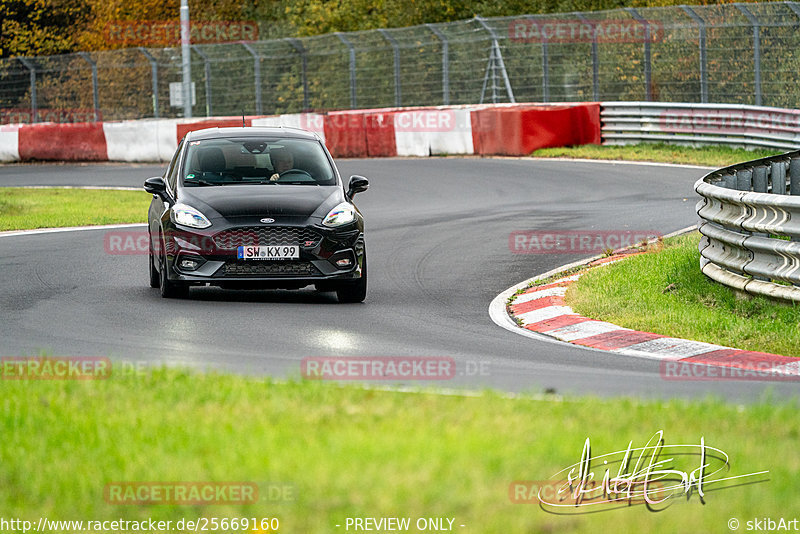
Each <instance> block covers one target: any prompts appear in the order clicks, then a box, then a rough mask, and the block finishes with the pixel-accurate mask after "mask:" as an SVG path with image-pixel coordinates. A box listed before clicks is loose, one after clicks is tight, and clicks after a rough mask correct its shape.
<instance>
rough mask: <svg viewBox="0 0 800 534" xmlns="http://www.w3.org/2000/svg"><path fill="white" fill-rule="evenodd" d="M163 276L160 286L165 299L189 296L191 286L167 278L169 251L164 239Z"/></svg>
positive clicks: (162, 250) (162, 253) (162, 248)
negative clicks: (166, 248)
mask: <svg viewBox="0 0 800 534" xmlns="http://www.w3.org/2000/svg"><path fill="white" fill-rule="evenodd" d="M160 274H161V276H160V283H159V286H160V287H161V296H162V297H163V298H165V299H180V298H185V297H188V296H189V286H187V285H186V284H181V283H177V282H172V281H171V280H169V279H168V278H167V251H166V250H165V247H164V241H163V239H162V240H161V273H160Z"/></svg>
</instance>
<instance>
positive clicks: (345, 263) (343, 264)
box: [336, 258, 352, 267]
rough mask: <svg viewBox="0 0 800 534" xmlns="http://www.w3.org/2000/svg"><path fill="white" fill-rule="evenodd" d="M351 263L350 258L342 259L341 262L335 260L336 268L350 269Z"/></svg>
mask: <svg viewBox="0 0 800 534" xmlns="http://www.w3.org/2000/svg"><path fill="white" fill-rule="evenodd" d="M351 263H352V262H351V261H350V258H342V259H341V260H336V265H337V266H338V267H350V264H351Z"/></svg>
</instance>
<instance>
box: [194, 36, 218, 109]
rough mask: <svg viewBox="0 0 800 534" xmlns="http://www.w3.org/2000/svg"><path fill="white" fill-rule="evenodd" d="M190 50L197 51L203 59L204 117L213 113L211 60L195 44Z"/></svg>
mask: <svg viewBox="0 0 800 534" xmlns="http://www.w3.org/2000/svg"><path fill="white" fill-rule="evenodd" d="M192 50H194V51H195V52H197V55H198V56H200V57H201V58H202V59H203V70H204V72H205V79H206V117H211V116H212V115H213V113H212V111H213V110H212V109H211V62H210V61H209V59H208V56H207V55H205V53H204V52H203V51H202V50H200V49H199V48H198V47H197V45H192Z"/></svg>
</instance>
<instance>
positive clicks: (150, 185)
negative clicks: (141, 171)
mask: <svg viewBox="0 0 800 534" xmlns="http://www.w3.org/2000/svg"><path fill="white" fill-rule="evenodd" d="M144 190H145V191H147V192H148V193H152V194H154V195H157V196H159V197H161V198H164V197H165V196H166V194H167V184H165V183H164V179H163V178H162V177H161V176H153V177H152V178H148V179H147V180H145V181H144Z"/></svg>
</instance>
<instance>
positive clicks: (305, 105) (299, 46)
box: [286, 38, 311, 111]
mask: <svg viewBox="0 0 800 534" xmlns="http://www.w3.org/2000/svg"><path fill="white" fill-rule="evenodd" d="M286 42H288V43H289V44H290V45H292V47H293V48H294V49H295V50H297V53H298V54H300V61H302V74H301V76H302V79H303V111H309V110H310V109H311V104H310V103H309V97H308V55H307V54H306V49H305V47H304V46H303V43H302V41H300V39H293V38H287V39H286Z"/></svg>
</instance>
